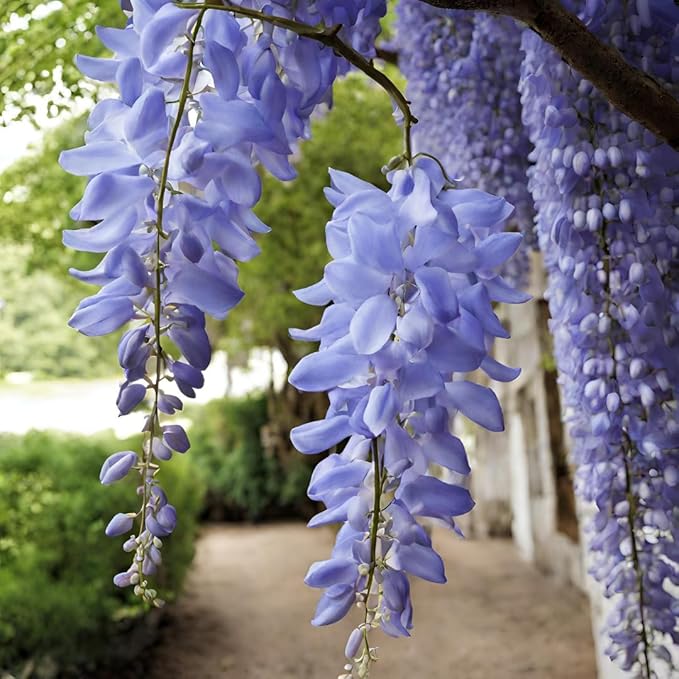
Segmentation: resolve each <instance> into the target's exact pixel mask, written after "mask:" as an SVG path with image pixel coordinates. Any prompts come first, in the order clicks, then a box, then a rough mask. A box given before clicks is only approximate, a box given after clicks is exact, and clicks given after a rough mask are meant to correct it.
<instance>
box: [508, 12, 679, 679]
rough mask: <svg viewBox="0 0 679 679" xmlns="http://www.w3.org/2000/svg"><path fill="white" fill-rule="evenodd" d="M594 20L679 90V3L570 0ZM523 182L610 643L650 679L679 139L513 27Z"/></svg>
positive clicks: (674, 479)
mask: <svg viewBox="0 0 679 679" xmlns="http://www.w3.org/2000/svg"><path fill="white" fill-rule="evenodd" d="M572 9H574V10H579V11H580V16H581V18H582V19H583V20H584V21H585V22H586V23H587V24H588V26H589V28H590V30H592V31H594V32H595V33H596V34H597V35H598V36H600V37H601V38H602V39H604V40H605V41H606V42H608V43H610V44H612V45H614V46H615V47H616V48H618V49H620V50H622V51H623V53H624V54H625V56H626V57H627V58H628V59H629V60H630V61H631V62H632V63H634V64H635V65H637V66H639V67H641V68H643V69H645V70H646V71H648V72H649V73H651V74H652V75H653V76H654V77H656V78H659V79H662V80H664V81H666V82H667V83H668V84H670V85H671V86H673V87H674V89H675V91H677V92H679V68H678V67H677V63H676V56H675V55H676V45H677V39H679V31H678V30H677V25H678V21H677V20H678V19H679V9H678V8H676V7H674V6H673V4H672V3H664V2H653V1H651V2H637V3H625V2H618V1H615V2H597V1H594V2H587V3H585V2H578V3H573V7H572ZM523 49H524V51H525V55H526V56H525V62H524V66H523V73H522V81H521V92H522V101H523V106H524V121H525V123H526V125H527V127H528V129H529V131H530V135H531V140H532V141H533V143H534V144H535V151H534V153H533V155H532V160H533V161H534V163H535V165H534V168H533V169H532V170H531V172H530V188H531V191H532V193H533V197H534V199H535V204H536V208H537V214H538V219H537V224H538V229H539V237H540V245H541V249H542V250H543V253H544V255H545V261H546V262H547V268H548V271H549V290H548V295H549V302H550V310H551V314H552V318H553V321H552V330H553V333H554V337H555V351H556V359H557V363H558V367H559V371H560V373H561V384H562V389H563V395H564V399H565V405H566V407H567V412H568V415H569V419H570V424H571V434H572V436H573V460H574V462H575V463H576V466H577V478H576V490H577V491H578V493H579V494H580V495H581V496H582V497H583V498H584V499H585V500H587V501H590V502H592V503H593V504H594V506H595V515H594V518H593V520H592V521H591V523H590V525H589V532H590V543H589V544H590V550H591V552H592V573H593V575H594V576H595V578H596V579H597V580H599V581H600V582H601V583H602V585H603V587H604V591H605V593H606V595H607V596H609V597H611V598H612V600H613V612H612V614H611V615H610V617H609V619H608V620H607V622H606V629H607V632H608V635H609V637H610V644H609V648H608V652H609V655H610V656H611V657H612V658H616V659H617V660H618V661H619V662H620V664H621V666H622V667H623V668H624V669H627V670H633V671H635V672H637V674H638V675H639V676H642V677H645V678H648V677H651V676H660V674H659V673H660V671H661V670H660V668H661V667H662V666H664V665H665V663H670V662H671V658H670V652H669V648H670V647H671V646H672V645H673V644H674V645H676V644H678V643H679V625H678V615H679V606H678V605H677V600H676V596H675V593H676V588H677V586H678V585H679V550H678V549H677V545H678V544H679V478H678V474H677V470H678V469H679V413H678V412H677V402H678V401H677V396H678V385H679V362H677V356H678V355H679V277H678V276H677V272H678V269H677V262H678V261H679V212H677V210H676V205H677V201H678V200H679V154H677V153H676V152H675V151H673V150H671V149H670V148H669V147H668V146H666V145H664V144H662V143H660V142H659V141H658V140H657V139H655V138H654V137H653V135H652V134H650V133H649V132H648V131H645V130H644V129H643V128H642V127H641V126H640V125H639V124H638V123H636V122H635V121H632V120H630V119H628V118H627V117H625V116H624V115H622V114H621V113H619V112H618V111H616V110H615V109H614V108H613V107H612V106H611V105H610V104H608V102H607V101H606V99H605V98H604V97H603V96H601V95H600V94H599V93H598V92H597V91H596V90H594V89H593V88H592V86H591V85H590V84H589V83H588V82H587V81H583V80H582V79H581V77H580V76H579V75H578V74H577V73H575V72H573V71H572V70H571V69H570V68H569V67H568V66H567V65H566V64H565V63H564V62H563V61H561V59H560V58H559V57H558V56H557V55H556V54H555V53H554V52H553V51H552V50H551V49H550V48H549V47H547V46H546V45H545V44H544V43H543V42H542V41H541V40H540V39H539V38H538V37H537V36H536V35H534V34H532V33H530V32H526V33H525V34H524V37H523Z"/></svg>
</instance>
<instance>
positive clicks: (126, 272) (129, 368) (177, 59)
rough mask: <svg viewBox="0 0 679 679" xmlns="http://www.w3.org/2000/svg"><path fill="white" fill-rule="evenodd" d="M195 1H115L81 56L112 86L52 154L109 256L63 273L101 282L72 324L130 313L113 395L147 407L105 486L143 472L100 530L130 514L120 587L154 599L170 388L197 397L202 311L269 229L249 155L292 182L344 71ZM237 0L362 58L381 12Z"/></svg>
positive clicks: (121, 524) (305, 48) (203, 353)
mask: <svg viewBox="0 0 679 679" xmlns="http://www.w3.org/2000/svg"><path fill="white" fill-rule="evenodd" d="M190 4H196V5H197V8H196V9H192V8H191V7H189V8H182V7H178V6H176V5H175V4H174V3H173V2H171V1H170V0H132V1H131V2H127V1H125V2H122V4H121V7H122V9H123V10H124V11H125V12H126V15H127V17H128V20H127V25H126V26H125V28H122V29H117V28H105V27H100V28H99V29H98V31H97V32H98V35H99V37H100V39H101V40H102V42H103V43H104V44H105V46H106V47H107V48H109V49H110V50H111V51H112V52H113V53H114V56H113V57H112V58H106V59H100V58H91V57H86V56H81V57H79V58H78V65H79V67H80V69H81V70H82V72H83V73H84V74H85V75H86V76H88V77H90V78H93V79H95V80H98V81H101V82H105V83H111V84H113V85H115V86H116V87H117V89H118V91H119V93H120V96H119V97H118V98H109V99H104V100H103V101H101V102H100V103H98V104H97V106H96V107H95V108H94V110H93V112H92V113H91V115H90V118H89V131H88V132H87V134H86V137H85V141H86V144H85V146H83V147H80V148H77V149H72V150H69V151H65V152H64V153H63V154H62V155H61V158H60V162H61V164H62V166H63V167H64V169H66V170H67V171H69V172H71V173H73V174H76V175H80V176H84V177H88V178H89V182H88V184H87V187H86V189H85V192H84V195H83V198H82V200H81V201H80V202H79V203H78V204H77V205H76V206H75V207H74V208H73V210H72V212H71V216H72V217H73V218H74V219H77V220H79V221H88V222H96V224H95V225H94V226H92V227H90V228H87V229H79V230H68V231H66V232H65V233H64V243H65V244H66V245H67V246H69V247H72V248H75V249H78V250H82V251H86V252H95V253H104V256H103V258H102V260H101V262H100V263H99V264H98V265H97V266H96V267H95V268H94V269H92V270H91V271H73V272H72V273H73V275H74V276H76V277H77V278H79V279H80V280H82V281H85V282H88V283H92V284H94V285H97V286H99V287H100V289H99V291H98V292H97V293H96V294H94V295H92V296H90V297H88V298H86V299H85V300H83V302H81V304H80V305H79V306H78V308H77V309H76V311H75V313H74V314H73V316H72V318H71V320H70V325H71V326H73V327H74V328H75V329H77V330H79V331H80V332H82V333H84V334H87V335H103V334H107V333H110V332H113V331H115V330H117V329H119V328H121V327H122V326H125V325H126V324H128V323H130V322H131V323H132V325H131V326H130V327H129V329H127V330H126V332H125V333H124V335H123V336H122V339H121V340H120V345H119V352H118V354H119V356H118V357H119V362H120V365H121V367H122V368H123V370H124V375H125V379H124V382H123V383H122V384H121V386H120V392H119V395H118V399H117V405H118V409H119V411H120V413H121V415H124V414H127V413H129V412H131V411H132V410H134V409H135V408H138V407H141V406H142V405H143V404H148V408H149V414H148V416H147V418H146V423H145V425H144V442H143V451H142V454H141V455H137V454H135V453H130V452H129V451H126V452H120V453H116V454H114V455H113V456H112V457H110V458H109V459H108V460H107V461H106V462H105V463H104V466H103V468H102V471H101V481H102V483H104V484H109V483H113V482H115V481H117V480H119V479H120V478H122V477H123V476H125V475H126V474H127V473H129V472H130V471H131V470H133V469H134V470H136V471H137V472H138V473H139V475H140V479H141V485H140V486H139V489H138V493H139V496H140V498H141V507H140V509H139V510H137V511H132V512H129V513H121V514H117V515H116V516H115V517H114V518H113V519H112V520H111V522H110V523H109V525H108V527H107V530H106V532H107V534H109V535H120V534H124V533H128V532H130V531H131V530H132V525H133V522H134V521H135V520H136V521H137V522H138V530H137V532H136V533H133V534H132V535H131V536H130V537H129V539H128V540H127V541H126V542H125V546H124V548H125V550H126V551H129V552H132V553H133V554H134V557H133V562H132V565H131V566H130V569H129V570H128V571H127V572H125V573H120V574H118V575H117V576H116V577H115V579H114V582H115V583H116V584H117V585H119V586H127V585H133V586H134V587H135V592H136V593H137V594H138V595H139V596H141V597H143V598H144V599H145V600H147V601H149V602H152V603H154V604H159V603H160V600H159V599H157V593H156V591H155V590H154V589H153V588H151V587H150V585H149V581H148V576H150V575H152V574H153V573H154V572H155V571H156V569H157V566H158V564H159V563H160V560H161V559H160V548H161V547H162V539H163V538H165V537H166V536H168V535H169V534H170V533H171V532H172V531H173V530H174V528H175V525H176V522H177V516H176V512H175V509H174V507H173V506H172V505H171V504H169V502H168V499H167V498H166V497H165V493H164V492H163V491H162V489H161V488H160V486H159V485H158V482H157V472H158V469H159V467H158V464H157V463H158V461H161V460H167V459H169V458H170V457H171V456H172V454H173V453H174V452H176V453H184V452H186V451H187V450H188V448H189V441H188V437H187V435H186V432H185V431H184V430H183V429H182V427H181V426H179V425H164V424H162V423H161V416H164V415H172V414H174V413H175V412H176V411H178V410H181V409H182V407H183V402H182V399H181V398H180V397H179V396H177V395H176V394H173V393H169V392H168V390H167V387H166V385H167V384H168V383H170V382H174V383H175V384H176V387H177V388H178V390H179V391H180V392H181V394H182V395H184V396H187V397H193V396H194V395H195V390H196V389H199V388H200V387H201V386H202V385H203V375H202V371H203V370H205V368H206V367H207V366H208V364H209V362H210V354H211V349H210V342H209V339H208V336H207V332H206V329H205V315H206V314H207V315H210V316H212V317H214V318H217V319H223V318H225V316H226V315H227V314H228V313H229V311H230V310H231V309H232V308H233V307H234V306H235V305H236V304H238V302H239V301H240V300H241V298H242V296H243V292H242V290H241V289H240V287H239V285H238V267H237V262H239V261H246V260H249V259H251V258H252V257H254V256H255V255H257V253H258V252H259V248H258V246H257V244H256V242H255V240H254V239H253V234H254V233H261V232H265V231H267V230H268V227H266V226H265V225H264V224H262V223H261V222H260V221H259V219H257V217H256V216H255V214H254V213H253V211H252V208H253V206H254V205H255V204H256V203H257V201H258V200H259V198H260V194H261V182H260V178H259V174H258V172H257V170H256V169H255V165H257V164H261V165H262V166H264V167H265V168H266V169H267V170H268V171H270V172H271V173H272V174H273V175H275V176H276V177H278V178H279V179H282V180H286V179H291V178H292V177H294V174H295V173H294V169H293V168H292V166H291V165H290V162H289V159H290V154H291V152H292V149H293V147H294V146H295V144H296V143H297V141H298V140H299V139H300V138H303V137H307V136H308V135H309V117H310V116H311V114H312V113H313V111H314V110H315V108H316V107H317V106H318V105H319V104H321V103H330V101H331V88H332V84H333V82H334V80H335V78H336V76H337V75H338V73H342V72H345V71H346V70H347V68H348V66H347V64H345V63H344V62H342V61H341V60H340V58H339V57H338V56H337V55H336V54H335V53H334V52H333V50H332V49H330V48H328V47H326V46H324V45H322V44H320V43H319V42H316V41H313V40H309V39H305V38H300V37H298V36H297V35H296V34H294V33H292V32H290V31H287V30H284V29H281V28H277V27H273V26H271V25H270V24H269V23H266V22H264V21H260V20H253V19H252V18H248V19H242V18H237V16H235V15H234V14H233V13H231V12H226V11H220V10H209V11H206V10H201V9H199V8H198V7H199V5H200V3H190ZM235 4H238V3H235ZM240 5H241V6H242V7H244V8H250V9H256V10H258V11H261V12H263V13H264V14H269V13H275V14H276V15H278V16H285V17H287V18H292V19H298V20H302V21H307V22H308V23H310V24H313V25H317V24H322V23H324V24H326V25H327V26H335V25H336V24H338V23H341V24H342V26H343V27H342V31H341V33H342V37H343V38H344V39H345V40H347V41H349V42H352V43H353V44H354V45H355V46H356V47H357V49H361V50H363V51H365V52H366V54H367V55H370V52H371V50H372V44H373V42H374V37H375V35H376V34H377V32H378V31H379V18H380V17H381V16H382V15H383V14H384V12H385V9H386V7H385V3H384V2H383V1H379V0H344V1H343V2H333V3H330V2H320V1H319V2H311V3H303V5H302V6H300V4H299V3H294V2H289V3H286V2H280V3H279V2H275V3H274V2H268V1H253V2H242V3H240Z"/></svg>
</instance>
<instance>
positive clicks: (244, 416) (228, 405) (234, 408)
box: [189, 395, 312, 521]
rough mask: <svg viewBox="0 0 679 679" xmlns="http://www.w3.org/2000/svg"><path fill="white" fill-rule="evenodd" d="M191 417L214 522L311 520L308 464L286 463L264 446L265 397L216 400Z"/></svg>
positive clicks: (297, 458) (303, 461) (195, 452)
mask: <svg viewBox="0 0 679 679" xmlns="http://www.w3.org/2000/svg"><path fill="white" fill-rule="evenodd" d="M189 416H190V417H191V419H192V421H193V424H192V426H191V430H190V438H191V442H192V448H191V453H192V456H193V460H194V462H195V463H196V465H197V466H198V468H199V470H200V473H201V475H202V478H203V480H204V482H205V483H206V485H207V488H208V494H207V507H206V514H207V516H208V517H209V518H213V519H228V520H242V519H247V520H249V521H257V520H262V519H273V518H283V517H299V516H302V517H307V516H309V515H310V508H311V505H310V503H309V502H308V500H306V487H307V485H308V483H309V477H310V475H311V469H312V467H311V466H310V464H309V463H308V461H307V460H306V459H305V458H304V456H302V455H294V456H291V457H290V459H286V460H285V461H281V460H279V459H278V458H277V457H275V456H273V455H268V454H267V453H266V451H265V449H264V447H263V445H262V441H261V430H262V427H263V426H264V425H265V424H266V423H267V399H266V396H264V395H257V396H249V397H245V398H225V399H220V400H216V401H211V402H210V403H207V404H206V405H205V406H201V407H200V408H196V409H194V410H192V411H191V412H190V413H189Z"/></svg>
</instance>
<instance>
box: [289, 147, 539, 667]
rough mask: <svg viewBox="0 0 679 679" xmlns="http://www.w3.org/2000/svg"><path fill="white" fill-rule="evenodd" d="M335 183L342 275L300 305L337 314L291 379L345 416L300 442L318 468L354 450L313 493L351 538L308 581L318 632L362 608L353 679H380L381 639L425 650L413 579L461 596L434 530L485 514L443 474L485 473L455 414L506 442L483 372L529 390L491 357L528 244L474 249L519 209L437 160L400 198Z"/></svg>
mask: <svg viewBox="0 0 679 679" xmlns="http://www.w3.org/2000/svg"><path fill="white" fill-rule="evenodd" d="M331 177H332V187H331V188H330V189H328V190H327V193H326V195H327V197H328V200H329V201H330V203H331V204H332V205H333V206H334V207H335V210H334V213H333V217H332V220H331V221H330V222H328V224H327V226H326V240H327V245H328V249H329V251H330V254H331V255H332V257H333V260H332V261H331V262H330V263H329V264H328V265H327V266H326V267H325V271H324V275H323V278H322V280H321V281H320V282H318V283H316V284H314V285H312V286H310V287H308V288H305V289H303V290H299V291H297V293H296V295H297V296H298V298H299V299H300V300H302V301H304V302H306V303H308V304H313V305H320V306H323V305H326V304H329V303H330V304H329V305H328V306H327V307H326V309H325V311H324V312H323V316H322V319H321V321H320V323H319V324H318V325H317V326H315V327H313V328H310V329H308V330H297V329H294V330H292V331H291V335H292V337H293V338H296V339H299V340H306V341H318V342H320V345H319V349H318V351H316V352H314V353H311V354H309V355H307V356H305V357H304V358H303V359H302V360H301V361H300V362H299V363H298V364H297V366H296V367H295V368H294V370H293V371H292V373H291V375H290V382H291V384H293V385H294V386H295V387H296V388H297V389H299V390H301V391H311V392H322V391H327V392H328V396H329V400H330V406H329V408H328V412H327V414H326V417H325V418H324V419H323V420H320V421H315V422H309V423H307V424H303V425H301V426H299V427H296V428H295V429H293V431H292V433H291V438H292V441H293V443H294V445H295V447H296V448H297V449H298V450H299V451H300V452H302V453H307V454H310V453H318V452H321V451H325V450H327V449H329V448H330V447H332V446H335V445H337V444H340V443H341V442H343V441H345V440H347V441H346V445H345V446H344V448H343V449H342V452H340V453H333V454H331V455H330V456H329V457H327V458H326V459H324V460H323V461H322V462H320V463H319V464H318V465H317V466H316V468H315V470H314V473H313V476H312V479H311V482H310V484H309V497H311V498H312V499H314V500H320V501H322V502H323V503H324V504H325V505H326V509H325V510H324V511H322V512H321V513H320V514H318V515H316V516H315V517H314V518H313V519H312V520H311V521H310V524H309V525H310V526H321V525H326V524H329V523H337V522H341V523H342V524H343V525H342V528H341V529H340V531H339V533H338V534H337V540H336V543H335V547H334V549H333V552H332V556H331V558H330V559H329V560H327V561H321V562H317V563H314V564H313V565H312V566H311V568H310V569H309V572H308V574H307V576H306V583H307V584H308V585H310V586H312V587H318V588H322V589H323V590H324V591H323V594H322V596H321V599H320V602H319V604H318V608H317V610H316V615H315V617H314V619H313V623H314V624H315V625H327V624H330V623H333V622H336V621H337V620H339V619H340V618H342V617H344V616H345V615H346V614H347V612H348V611H349V610H350V609H351V608H352V606H354V605H355V604H357V605H358V606H359V607H360V608H361V609H362V610H363V612H364V618H363V621H362V622H361V623H360V624H359V625H358V626H357V627H356V629H355V630H354V631H353V632H352V634H351V636H350V638H349V640H348V642H347V648H346V656H347V659H348V660H349V664H348V665H347V666H346V668H345V672H346V673H345V674H343V675H342V676H343V677H344V678H345V679H346V678H348V677H351V676H358V677H366V676H368V672H369V668H370V665H371V663H372V662H373V661H374V660H375V659H376V655H375V651H376V649H375V648H374V647H372V646H371V645H370V641H369V639H368V633H369V632H370V631H371V630H372V629H373V628H381V629H382V630H383V631H384V632H386V633H387V634H389V635H391V636H408V635H409V630H410V629H411V627H412V605H411V601H410V585H409V577H410V576H417V577H420V578H424V579H426V580H429V581H431V582H438V583H442V582H445V574H444V566H443V562H442V560H441V558H440V556H439V555H438V554H437V553H436V551H435V550H434V549H433V547H432V543H431V540H430V538H429V536H428V534H427V532H426V531H425V530H424V528H423V527H422V525H421V524H420V523H419V519H421V518H423V517H429V518H431V519H433V520H435V521H437V522H439V523H441V524H443V525H445V526H448V527H450V528H455V527H456V526H455V519H454V517H456V516H459V515H461V514H464V513H466V512H468V511H469V510H470V509H471V508H472V506H473V504H474V503H473V501H472V499H471V496H470V494H469V491H468V490H467V489H466V488H465V487H464V486H463V485H459V484H457V483H451V482H447V481H444V480H441V479H440V478H437V476H436V475H434V473H433V470H432V468H431V465H432V464H435V465H440V466H442V467H444V468H446V469H448V470H451V471H452V472H454V473H455V474H457V475H460V476H459V478H462V477H463V476H464V475H467V474H468V473H469V471H470V468H469V463H468V460H467V455H466V452H465V449H464V446H463V444H462V442H461V441H460V439H459V438H457V437H455V436H453V435H452V434H451V433H450V425H451V417H452V416H453V415H454V414H455V413H457V412H460V413H462V414H463V415H465V416H466V417H468V418H470V419H471V420H473V421H474V422H476V423H478V424H480V425H481V426H483V427H486V428H487V429H489V430H491V431H501V430H502V429H503V417H502V411H501V408H500V405H499V403H498V401H497V398H496V397H495V394H494V393H493V392H492V391H491V390H490V389H489V388H488V387H485V386H482V385H481V384H477V383H475V382H472V381H469V380H467V379H464V375H463V374H464V373H467V372H469V371H473V370H476V369H478V368H480V369H481V370H483V371H485V372H486V374H487V375H488V376H490V377H491V378H493V379H497V380H503V381H509V380H512V379H514V378H515V377H516V376H517V375H518V373H519V371H518V370H516V369H513V368H509V367H507V366H504V365H501V364H499V363H497V362H496V361H494V360H493V359H492V358H491V357H490V356H489V355H488V350H487V347H488V346H489V344H490V341H491V340H492V339H493V338H496V337H508V333H507V332H506V331H505V329H504V328H503V327H502V325H501V323H500V321H499V320H498V318H497V316H496V315H495V313H494V311H493V306H492V303H493V302H494V301H502V302H520V301H525V299H526V296H525V295H524V294H523V293H520V292H517V291H515V290H514V289H513V288H511V287H510V286H509V285H508V284H507V283H506V282H505V281H504V280H503V279H502V278H501V277H500V276H498V275H497V274H495V273H491V272H493V271H494V270H495V269H496V268H497V267H499V266H500V265H501V264H502V263H503V262H504V261H505V260H507V259H508V258H509V257H511V255H512V254H513V253H514V251H515V250H516V249H517V247H518V246H519V243H520V240H521V235H520V234H517V233H491V234H490V235H489V236H488V237H487V238H485V239H483V240H482V241H481V242H478V243H477V240H476V238H475V237H474V236H473V235H472V232H473V231H474V230H475V229H477V228H478V229H487V230H492V228H493V227H495V226H496V225H497V224H498V223H502V222H504V221H505V220H506V219H507V218H508V217H509V216H510V214H511V211H512V207H511V206H510V205H509V204H508V203H507V202H506V201H505V200H504V199H502V198H500V197H496V196H492V195H490V194H487V193H484V192H482V191H478V190H451V187H450V186H449V185H447V182H446V180H445V178H444V175H443V173H442V172H441V169H440V167H439V165H438V164H437V163H436V162H434V161H433V160H431V159H429V158H420V159H418V160H417V162H416V164H415V166H413V167H410V168H408V169H399V170H396V171H393V172H392V173H390V174H389V175H388V178H389V181H390V183H391V189H390V190H389V191H388V192H386V193H385V192H383V191H382V190H380V189H378V188H376V187H375V186H373V185H371V184H368V183H366V182H364V181H362V180H360V179H357V178H355V177H353V176H351V175H348V174H346V173H342V172H337V171H331Z"/></svg>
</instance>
